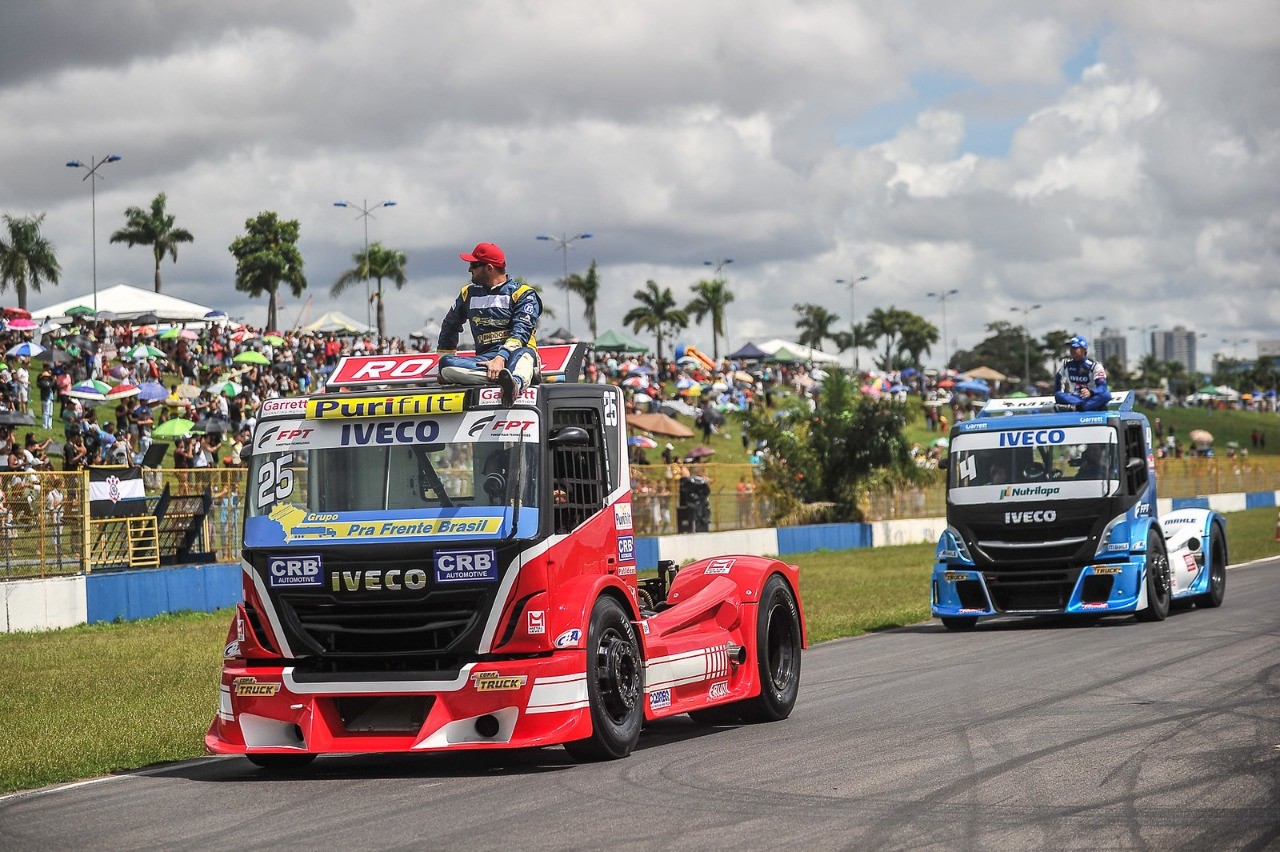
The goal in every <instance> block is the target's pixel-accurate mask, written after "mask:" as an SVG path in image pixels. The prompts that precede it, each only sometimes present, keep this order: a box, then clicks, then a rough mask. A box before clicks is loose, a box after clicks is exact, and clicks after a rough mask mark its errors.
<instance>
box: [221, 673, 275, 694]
mask: <svg viewBox="0 0 1280 852" xmlns="http://www.w3.org/2000/svg"><path fill="white" fill-rule="evenodd" d="M232 684H234V686H235V693H236V695H237V696H239V697H240V698H261V697H263V696H270V695H275V694H276V693H277V692H279V691H280V684H278V683H260V682H259V681H258V679H257V678H256V677H252V676H246V677H238V678H236V679H235V680H233V681H232Z"/></svg>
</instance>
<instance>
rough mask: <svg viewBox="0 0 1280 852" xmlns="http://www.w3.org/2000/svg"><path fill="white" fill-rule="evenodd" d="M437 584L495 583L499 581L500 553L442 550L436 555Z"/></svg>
mask: <svg viewBox="0 0 1280 852" xmlns="http://www.w3.org/2000/svg"><path fill="white" fill-rule="evenodd" d="M435 567H436V582H437V583H493V582H496V581H497V579H498V552H497V550H495V549H494V548H492V547H490V548H487V549H483V550H440V551H437V552H436V555H435Z"/></svg>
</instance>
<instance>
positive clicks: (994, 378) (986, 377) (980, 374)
mask: <svg viewBox="0 0 1280 852" xmlns="http://www.w3.org/2000/svg"><path fill="white" fill-rule="evenodd" d="M964 374H965V375H966V376H968V377H969V378H971V379H981V380H982V381H984V382H1003V381H1005V380H1006V379H1008V378H1009V377H1008V376H1006V375H1005V374H1004V373H1002V372H1000V371H999V370H993V369H992V368H990V367H986V366H983V367H974V368H973V369H972V370H965V371H964Z"/></svg>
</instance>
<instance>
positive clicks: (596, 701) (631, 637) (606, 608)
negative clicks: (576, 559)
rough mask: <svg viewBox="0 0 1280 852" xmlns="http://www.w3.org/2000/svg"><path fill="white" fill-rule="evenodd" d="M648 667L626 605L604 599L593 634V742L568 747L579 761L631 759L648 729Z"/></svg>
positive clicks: (590, 689)
mask: <svg viewBox="0 0 1280 852" xmlns="http://www.w3.org/2000/svg"><path fill="white" fill-rule="evenodd" d="M643 695H644V664H643V662H642V661H641V659H640V647H639V644H638V643H637V642H636V634H635V631H634V630H633V629H632V627H631V620H630V619H629V618H628V617H627V613H626V610H624V609H623V608H622V604H620V603H618V602H617V600H615V599H614V598H611V597H608V596H605V597H601V598H599V599H598V600H597V601H596V603H595V606H594V607H593V608H592V610H591V623H590V625H589V626H588V628H587V698H588V700H589V701H590V706H591V729H592V730H591V736H590V737H587V738H586V739H585V740H578V741H577V742H572V743H565V746H564V747H565V751H567V752H569V754H570V755H572V756H573V758H574V759H575V760H580V761H584V762H585V761H596V760H616V759H618V758H620V757H626V756H627V755H629V754H631V751H632V749H634V748H635V747H636V741H637V740H638V739H639V738H640V727H641V725H642V724H643V723H644V703H643V701H641V698H642V697H643Z"/></svg>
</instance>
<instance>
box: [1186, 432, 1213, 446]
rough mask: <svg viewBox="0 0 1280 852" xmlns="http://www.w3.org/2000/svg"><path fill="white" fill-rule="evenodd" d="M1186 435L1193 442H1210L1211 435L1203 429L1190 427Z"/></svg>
mask: <svg viewBox="0 0 1280 852" xmlns="http://www.w3.org/2000/svg"><path fill="white" fill-rule="evenodd" d="M1187 437H1188V438H1190V439H1191V443H1193V444H1212V443H1213V435H1212V434H1210V433H1209V432H1206V431H1205V430H1204V429H1192V430H1191V431H1190V432H1188V433H1187Z"/></svg>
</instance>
